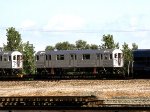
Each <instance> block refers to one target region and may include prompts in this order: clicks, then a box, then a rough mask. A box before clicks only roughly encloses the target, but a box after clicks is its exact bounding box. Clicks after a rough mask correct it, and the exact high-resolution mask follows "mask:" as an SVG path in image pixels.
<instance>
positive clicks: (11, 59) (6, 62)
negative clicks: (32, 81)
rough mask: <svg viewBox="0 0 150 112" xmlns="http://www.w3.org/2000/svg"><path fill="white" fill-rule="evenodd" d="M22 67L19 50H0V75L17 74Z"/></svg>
mask: <svg viewBox="0 0 150 112" xmlns="http://www.w3.org/2000/svg"><path fill="white" fill-rule="evenodd" d="M22 68H23V60H22V53H20V52H19V51H1V52H0V75H1V76H5V75H17V74H18V73H21V71H22Z"/></svg>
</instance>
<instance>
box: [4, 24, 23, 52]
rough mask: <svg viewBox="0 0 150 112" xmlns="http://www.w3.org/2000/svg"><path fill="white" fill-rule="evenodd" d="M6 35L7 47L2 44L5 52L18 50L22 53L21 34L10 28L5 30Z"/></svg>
mask: <svg viewBox="0 0 150 112" xmlns="http://www.w3.org/2000/svg"><path fill="white" fill-rule="evenodd" d="M6 31H7V33H6V36H7V45H5V44H4V50H5V51H13V50H18V51H21V52H22V50H23V49H22V39H21V34H19V32H18V31H16V30H15V28H13V27H10V28H8V29H6Z"/></svg>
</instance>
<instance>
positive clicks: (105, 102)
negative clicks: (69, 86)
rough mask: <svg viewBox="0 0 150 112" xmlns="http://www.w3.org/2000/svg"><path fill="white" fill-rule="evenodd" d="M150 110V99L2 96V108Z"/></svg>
mask: <svg viewBox="0 0 150 112" xmlns="http://www.w3.org/2000/svg"><path fill="white" fill-rule="evenodd" d="M50 109H51V110H52V109H54V110H56V109H71V110H76V109H93V110H94V109H96V110H110V109H111V110H116V109H120V110H128V109H130V110H136V109H139V110H140V109H141V110H149V109H150V99H101V100H100V99H98V98H97V97H96V96H30V97H0V110H50Z"/></svg>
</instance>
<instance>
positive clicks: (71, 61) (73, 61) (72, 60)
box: [70, 54, 77, 67]
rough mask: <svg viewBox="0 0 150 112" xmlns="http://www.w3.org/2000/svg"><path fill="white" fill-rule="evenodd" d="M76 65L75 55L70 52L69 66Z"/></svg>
mask: <svg viewBox="0 0 150 112" xmlns="http://www.w3.org/2000/svg"><path fill="white" fill-rule="evenodd" d="M76 66H77V55H76V54H70V67H76Z"/></svg>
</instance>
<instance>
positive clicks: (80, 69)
mask: <svg viewBox="0 0 150 112" xmlns="http://www.w3.org/2000/svg"><path fill="white" fill-rule="evenodd" d="M123 65H124V62H123V53H122V51H121V50H119V49H103V50H58V51H39V52H37V53H36V68H37V73H38V74H42V73H46V74H60V75H62V74H76V73H80V74H82V73H85V74H120V72H121V71H122V68H123Z"/></svg>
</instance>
